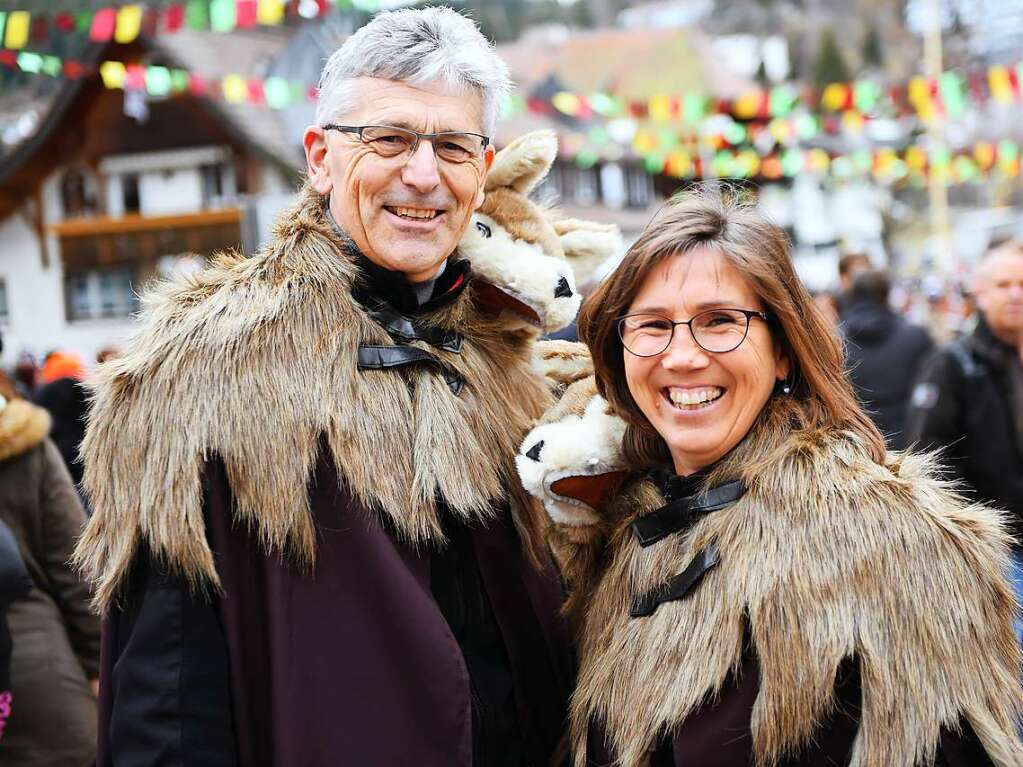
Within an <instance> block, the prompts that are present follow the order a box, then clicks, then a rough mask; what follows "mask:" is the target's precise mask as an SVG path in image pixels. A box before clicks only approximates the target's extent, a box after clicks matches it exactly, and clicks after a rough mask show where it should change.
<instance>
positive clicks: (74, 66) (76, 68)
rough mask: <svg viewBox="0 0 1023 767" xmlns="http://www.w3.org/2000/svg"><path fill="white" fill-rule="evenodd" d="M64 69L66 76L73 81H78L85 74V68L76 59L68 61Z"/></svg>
mask: <svg viewBox="0 0 1023 767" xmlns="http://www.w3.org/2000/svg"><path fill="white" fill-rule="evenodd" d="M62 69H63V71H64V76H65V77H67V78H69V79H71V80H77V79H78V78H79V77H81V76H82V75H83V74H85V67H83V66H82V65H81V63H80V62H78V61H75V60H74V59H68V60H67V61H65V62H64V66H63V67H62Z"/></svg>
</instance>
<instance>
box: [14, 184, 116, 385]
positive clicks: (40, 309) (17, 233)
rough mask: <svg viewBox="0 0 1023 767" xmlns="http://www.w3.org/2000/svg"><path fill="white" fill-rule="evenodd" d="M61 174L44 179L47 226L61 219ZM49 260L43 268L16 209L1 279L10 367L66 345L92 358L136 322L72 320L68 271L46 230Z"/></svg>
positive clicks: (36, 245) (31, 234)
mask: <svg viewBox="0 0 1023 767" xmlns="http://www.w3.org/2000/svg"><path fill="white" fill-rule="evenodd" d="M59 178H60V177H59V173H54V174H53V175H51V176H50V177H49V178H48V179H47V180H46V182H45V183H44V184H43V190H42V191H43V210H44V213H43V216H44V221H45V223H46V225H47V226H49V225H50V224H52V223H54V222H56V221H60V220H61V218H62V211H61V203H60V187H59ZM46 242H47V247H48V250H49V257H50V258H49V265H48V266H47V267H46V268H44V267H43V262H42V254H41V252H40V248H39V242H38V238H37V236H36V234H35V232H33V231H32V228H31V226H30V225H29V223H28V221H27V220H26V218H25V217H23V216H22V215H21V213H20V212H18V213H15V214H14V215H12V216H10V217H9V218H7V219H6V220H4V221H3V222H0V278H2V279H3V280H4V282H5V283H6V286H7V306H8V320H7V322H6V323H5V324H4V325H3V326H2V332H3V337H4V350H3V355H2V356H0V363H2V364H3V366H4V367H7V368H9V367H11V366H12V365H13V364H14V362H15V361H16V360H17V359H18V357H19V356H20V354H21V352H22V351H29V352H31V353H32V354H34V355H36V356H37V357H38V356H40V355H43V354H45V353H46V352H48V351H52V350H53V349H57V348H60V349H67V350H70V351H75V352H77V353H78V354H80V355H81V356H82V359H83V360H84V361H85V362H86V363H92V361H93V360H94V359H95V357H96V352H98V351H99V350H100V349H102V348H103V347H104V346H108V345H110V344H115V345H116V344H119V343H122V342H123V341H124V340H125V338H127V336H128V335H129V334H130V333H131V331H132V329H133V327H134V323H133V322H132V321H131V320H129V319H108V320H92V321H88V322H75V323H73V324H70V323H68V321H67V314H66V311H65V308H64V270H63V267H62V265H61V260H60V246H59V243H58V241H57V238H56V236H54V235H52V234H47V235H46Z"/></svg>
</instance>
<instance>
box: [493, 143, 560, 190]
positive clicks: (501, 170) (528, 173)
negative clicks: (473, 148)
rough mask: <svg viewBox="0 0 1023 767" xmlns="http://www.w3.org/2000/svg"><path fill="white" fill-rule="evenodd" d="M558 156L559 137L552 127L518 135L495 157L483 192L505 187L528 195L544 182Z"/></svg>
mask: <svg viewBox="0 0 1023 767" xmlns="http://www.w3.org/2000/svg"><path fill="white" fill-rule="evenodd" d="M557 155H558V137H557V135H556V134H555V133H554V131H552V130H538V131H533V132H532V133H527V134H525V135H524V136H519V137H518V138H517V139H515V140H514V141H512V142H511V143H510V144H508V146H506V147H505V148H504V149H502V150H501V151H500V152H498V153H497V155H496V156H495V157H494V164H493V165H491V166H490V174H489V175H488V176H487V183H486V187H485V189H486V191H488V192H489V191H490V190H491V189H498V188H500V187H503V186H506V187H509V188H511V189H514V190H515V191H516V192H519V193H521V194H529V193H530V192H531V191H532V190H533V188H534V187H535V186H536V185H537V184H539V183H540V182H541V181H543V178H544V176H546V175H547V171H549V170H550V169H551V165H552V164H553V163H554V158H555V157H557Z"/></svg>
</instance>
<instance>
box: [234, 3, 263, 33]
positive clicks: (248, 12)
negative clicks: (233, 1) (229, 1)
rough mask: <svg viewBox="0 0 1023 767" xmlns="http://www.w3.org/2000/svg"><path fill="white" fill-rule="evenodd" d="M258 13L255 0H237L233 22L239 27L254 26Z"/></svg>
mask: <svg viewBox="0 0 1023 767" xmlns="http://www.w3.org/2000/svg"><path fill="white" fill-rule="evenodd" d="M258 13H259V11H258V5H257V3H256V0H238V2H237V5H236V6H235V20H236V22H235V23H236V24H237V25H238V27H239V28H240V29H248V28H250V27H254V26H256V20H257V18H258Z"/></svg>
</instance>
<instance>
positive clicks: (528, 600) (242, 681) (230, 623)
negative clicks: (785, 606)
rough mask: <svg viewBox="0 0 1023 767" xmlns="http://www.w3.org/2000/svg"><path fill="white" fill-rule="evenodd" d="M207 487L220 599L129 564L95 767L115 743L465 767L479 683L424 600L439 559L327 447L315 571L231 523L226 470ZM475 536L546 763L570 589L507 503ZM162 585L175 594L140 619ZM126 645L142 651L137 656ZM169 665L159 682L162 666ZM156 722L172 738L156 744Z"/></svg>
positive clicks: (109, 649)
mask: <svg viewBox="0 0 1023 767" xmlns="http://www.w3.org/2000/svg"><path fill="white" fill-rule="evenodd" d="M384 470H386V467H381V471H384ZM204 482H205V488H206V506H205V508H206V528H207V529H206V532H207V538H208V540H209V542H210V545H211V548H212V550H213V552H214V555H215V558H216V566H217V571H218V573H219V574H220V578H221V582H222V585H223V594H222V595H220V596H218V597H213V598H212V599H210V600H209V601H208V604H210V605H212V606H213V608H215V609H214V610H212V611H210V610H207V611H206V612H202V609H203V608H202V605H203V604H204V598H203V596H202V595H196V594H191V595H189V594H188V593H187V592H182V590H181V588H180V583H178V584H177V586H176V589H177V591H176V592H174V591H173V588H175V582H174V581H173V576H169V575H167V574H162V573H157V574H156V575H154V574H153V572H152V570H154V569H155V566H154V565H153V564H152V563H149V564H148V565H145V564H143V565H140V568H143V569H144V568H145V567H148V568H149V571H148V572H145V573H133V574H132V576H131V577H130V579H129V582H128V584H127V587H126V597H125V600H124V601H122V602H121V603H119V604H121V605H122V608H121V609H115V610H113V611H112V612H111V614H110V615H108V616H107V619H106V631H105V645H104V657H103V672H102V694H101V721H100V731H101V736H100V757H99V765H100V767H105V765H109V764H112V763H113V762H112V761H111V753H112V751H111V740H115V741H116V744H115V752H119V753H118V761H117V764H118V765H119V767H120V765H121V763H122V762H125V763H133V756H132V754H140V755H141V754H144V753H145V754H149V755H150V756H149V757H147V758H149V759H152V758H154V757H153V756H152V754H156V753H159V754H161V755H164V754H165V755H166V757H167V763H174V764H197V765H198V764H202V765H214V764H215V765H222V764H238V765H243V766H245V767H248V766H250V765H276V766H277V767H314V766H315V765H342V764H345V765H347V764H351V765H365V766H371V765H381V766H383V765H406V764H409V765H411V764H414V765H417V767H471V766H472V765H473V761H474V754H473V742H472V733H473V726H472V705H473V704H472V702H471V700H470V696H471V692H470V680H469V676H468V673H467V667H466V660H465V657H464V656H463V653H462V650H461V648H460V646H459V643H458V642H457V641H456V639H455V638H454V636H453V634H452V631H451V629H450V627H449V625H448V622H447V620H446V619H445V617H444V615H443V614H442V613H441V611H440V609H439V608H438V604H437V601H436V600H435V598H434V595H433V594H432V592H431V581H430V565H431V557H430V554H429V552H428V551H423V550H416V549H413V548H410V547H409V546H407V545H404V544H402V543H399V542H398V541H397V540H396V539H395V537H394V536H392V535H391V534H390V533H389V532H388V530H386V529H385V527H384V526H383V525H382V524H381V522H380V519H379V517H378V516H377V515H374V514H371V513H369V512H368V511H366V510H365V509H364V508H363V507H362V506H361V505H360V504H359V503H358V502H357V501H355V500H354V499H353V498H352V496H351V495H350V494H349V493H348V492H347V490H346V488H345V487H343V486H342V485H340V484H339V482H338V480H337V473H336V471H335V469H334V467H333V465H332V463H331V461H330V459H329V458H327V457H325V456H322V455H321V458H320V460H319V461H318V463H317V466H316V470H315V473H314V476H313V477H312V478H311V480H310V485H309V486H310V499H311V509H312V514H313V517H314V519H315V523H316V530H317V558H316V564H315V569H314V571H313V572H312V573H303V572H301V571H300V570H299V569H298V568H296V567H294V566H292V565H290V564H289V563H286V562H284V561H281V560H280V559H279V558H278V557H277V556H267V555H266V554H265V553H263V548H262V546H261V544H260V543H259V542H258V541H256V540H254V538H253V536H252V534H251V532H250V531H249V529H248V528H247V527H246V526H244V525H242V524H238V523H236V522H235V521H234V520H233V518H232V516H231V514H230V511H229V510H230V505H231V502H230V490H229V487H228V485H227V481H226V477H225V474H224V471H223V468H222V467H221V465H220V464H219V462H211V463H210V464H209V465H208V467H207V470H206V473H205V477H204ZM470 536H471V545H472V549H473V551H474V552H475V557H476V561H477V563H478V570H479V576H480V580H481V581H482V584H483V587H484V589H485V591H486V595H487V598H488V599H489V603H490V605H491V607H492V611H493V616H494V618H495V619H496V623H497V625H498V627H499V629H500V634H501V638H502V639H503V644H504V650H505V651H506V653H507V661H508V666H509V667H510V669H511V678H512V683H513V687H514V700H515V704H516V705H515V714H514V717H515V718H516V720H517V726H518V728H519V729H520V730H521V735H522V740H523V744H524V748H525V752H526V755H527V757H528V763H529V764H530V765H537V766H538V767H539V766H540V765H547V764H548V763H549V762H550V760H551V755H552V754H553V753H554V751H555V749H556V746H557V743H558V741H559V739H560V737H561V735H562V732H563V729H564V723H565V713H566V704H567V699H568V695H569V693H570V688H571V661H570V656H569V652H568V644H567V641H566V634H565V631H564V628H563V625H562V621H561V618H560V615H559V608H560V603H561V589H560V583H559V581H558V579H557V576H556V574H555V573H554V571H553V568H551V567H548V568H547V569H546V570H544V571H543V572H539V571H537V570H536V569H534V568H533V567H532V566H531V565H530V563H529V561H528V559H527V558H526V557H525V556H524V554H523V552H522V550H521V545H520V542H519V538H518V536H517V534H516V532H515V530H514V527H513V525H512V522H511V520H510V518H509V516H508V514H507V513H505V514H504V516H503V517H502V518H500V519H499V520H497V521H494V522H492V523H489V524H488V525H486V526H485V527H484V526H480V527H475V528H473V529H472V530H471V531H470ZM168 583H170V588H171V589H172V592H171V593H176V594H177V596H176V597H174V599H176V600H177V601H174V602H173V603H172V604H171V605H170V607H165V608H159V609H162V612H163V614H162V615H158V616H155V617H147V615H146V610H147V609H148V610H150V611H151V612H152V611H155V610H157V609H158V602H157V601H156V600H157V598H156V596H154V595H158V594H164V593H165V591H161V588H164V587H165V586H166V585H167V584H168ZM147 600H148V601H149V606H148V607H147V606H146V605H147ZM196 614H198V616H199V617H198V618H197V617H196ZM211 615H213V616H215V617H210V616H211ZM190 616H191V617H190ZM175 631H177V634H180V636H178V635H177V634H174V632H175ZM168 634H174V636H173V637H172V639H173V641H168V640H167V635H168ZM161 642H162V643H164V644H168V645H172V646H174V647H178V648H180V651H178V652H177V655H176V657H175V658H172V659H171V660H168V659H167V658H168V655H174V653H166V652H165V653H163V654H162V655H161V654H160V653H159V652H157V651H155V650H154V651H148V650H146V649H145V648H147V647H152V646H155V645H157V644H160V643H161ZM133 647H138V648H140V649H137V650H133V652H134V655H132V654H130V653H129V652H127V651H129V650H132V648H133ZM199 647H206V648H213V649H212V650H207V651H206V652H205V653H200V652H198V651H197V650H196V649H195V648H199ZM218 648H219V649H218ZM147 652H148V654H149V657H146V656H147ZM190 653H191V655H190ZM218 653H219V655H218ZM159 668H163V669H164V673H162V676H161V674H159V673H157V672H153V671H152V669H159ZM149 675H152V676H153V677H154V678H153V679H152V680H151V681H148V682H147V679H146V677H147V676H149ZM161 679H163V680H169V681H165V682H163V683H162V685H163V686H166V685H168V684H169V685H171V686H173V685H174V683H175V680H177V687H176V689H174V690H169V691H167V694H166V695H162V696H161V689H162V686H161V681H160V680H161ZM181 679H185V680H186V681H187V680H191V682H190V683H191V687H190V688H187V689H186V685H185V684H184V683H182V682H181V681H180V680H181ZM147 689H148V690H149V693H148V699H147V697H146V694H145V693H146V690H147ZM140 694H141V697H140ZM119 695H120V696H121V700H120V701H119V700H118V696H119ZM196 696H205V697H201V698H197V697H196ZM168 697H170V698H174V699H173V700H170V701H169V702H168V701H166V700H163V699H164V698H168ZM147 700H148V701H149V702H147ZM161 700H163V702H161ZM135 701H141V702H140V703H136V702H135ZM154 701H155V702H154ZM225 707H226V709H227V710H226V711H225ZM140 708H147V709H148V711H139V710H138V709H140ZM136 720H137V721H136ZM168 720H174V721H173V722H172V723H171V726H168ZM211 722H212V724H211ZM161 727H162V728H163V729H164V730H165V731H166V732H167V733H168V735H167V737H166V738H165V740H166V743H161V744H158V745H155V746H154V745H153V743H152V741H153V738H154V736H153V735H152V732H154V731H155V730H159V729H160V728H161ZM175 732H176V733H177V734H178V735H179V736H180V740H179V742H178V743H175V742H174V735H175ZM225 733H228V734H225ZM224 754H231V755H232V756H233V757H234V758H235V759H236V761H231V756H224ZM161 758H162V757H161ZM141 759H142V757H141V756H140V757H139V762H140V763H141ZM488 763H490V762H489V760H488ZM494 763H496V762H494Z"/></svg>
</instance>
